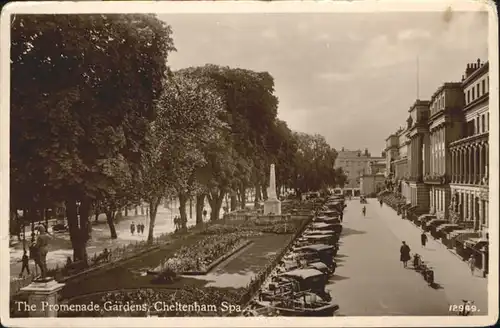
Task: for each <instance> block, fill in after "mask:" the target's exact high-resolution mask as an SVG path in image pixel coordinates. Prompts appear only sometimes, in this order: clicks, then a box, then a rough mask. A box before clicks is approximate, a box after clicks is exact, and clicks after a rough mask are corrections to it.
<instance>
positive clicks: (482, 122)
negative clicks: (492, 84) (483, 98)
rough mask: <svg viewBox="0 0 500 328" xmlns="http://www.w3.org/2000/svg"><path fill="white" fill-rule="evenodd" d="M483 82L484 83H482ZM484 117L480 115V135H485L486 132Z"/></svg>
mask: <svg viewBox="0 0 500 328" xmlns="http://www.w3.org/2000/svg"><path fill="white" fill-rule="evenodd" d="M483 82H484V81H483ZM485 116H486V115H484V114H483V115H481V133H485V132H486V118H485Z"/></svg>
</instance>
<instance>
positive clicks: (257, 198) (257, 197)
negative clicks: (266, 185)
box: [253, 184, 261, 206]
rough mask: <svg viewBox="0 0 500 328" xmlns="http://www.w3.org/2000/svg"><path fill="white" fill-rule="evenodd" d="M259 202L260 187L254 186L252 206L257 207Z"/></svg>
mask: <svg viewBox="0 0 500 328" xmlns="http://www.w3.org/2000/svg"><path fill="white" fill-rule="evenodd" d="M260 201H261V198H260V185H259V184H256V185H255V193H254V201H253V202H254V205H255V206H257V205H258V204H259V202H260Z"/></svg>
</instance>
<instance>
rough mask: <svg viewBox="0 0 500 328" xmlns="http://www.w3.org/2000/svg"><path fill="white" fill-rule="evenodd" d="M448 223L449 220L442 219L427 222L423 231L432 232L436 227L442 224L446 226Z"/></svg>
mask: <svg viewBox="0 0 500 328" xmlns="http://www.w3.org/2000/svg"><path fill="white" fill-rule="evenodd" d="M445 223H448V221H447V220H442V219H432V220H429V221H427V222H425V225H423V226H422V229H423V230H424V231H427V232H431V233H432V231H433V230H434V231H435V230H436V227H437V226H439V225H440V224H445Z"/></svg>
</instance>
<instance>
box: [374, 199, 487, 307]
mask: <svg viewBox="0 0 500 328" xmlns="http://www.w3.org/2000/svg"><path fill="white" fill-rule="evenodd" d="M369 202H370V203H371V204H370V206H368V207H367V210H368V211H375V212H376V213H378V215H377V216H378V217H379V218H380V220H382V221H384V223H385V224H386V225H387V227H388V228H389V229H390V230H391V231H392V233H393V234H394V235H396V236H397V237H398V238H400V239H401V241H403V240H404V241H406V243H407V244H408V245H409V246H410V248H411V253H412V254H414V253H418V254H420V255H421V256H422V259H423V260H424V261H425V262H426V263H428V264H429V265H430V266H431V267H432V268H433V270H434V277H435V281H436V283H437V284H439V288H442V289H443V290H444V292H445V293H446V295H447V299H448V301H449V304H450V305H454V304H456V305H461V304H463V302H462V300H471V301H474V304H475V305H476V306H477V308H478V313H476V314H475V315H487V313H488V278H483V276H482V274H481V273H479V272H478V271H476V273H475V274H474V275H472V274H471V271H470V269H469V267H468V265H467V263H466V262H464V261H462V260H461V259H459V258H458V257H457V256H456V255H455V254H453V253H452V252H450V251H449V250H448V249H447V248H446V246H444V245H443V244H442V243H440V242H439V241H437V240H435V239H434V238H432V237H431V236H429V239H428V242H427V245H426V246H425V247H422V246H421V243H420V235H421V233H422V231H421V230H420V228H418V227H417V226H415V225H414V224H413V223H411V222H410V221H408V220H405V219H402V218H401V217H400V216H398V215H397V213H396V212H395V211H394V210H393V209H392V208H390V207H389V206H387V205H385V204H384V205H383V207H380V206H379V204H378V202H376V200H373V199H372V200H370V201H369ZM422 279H423V278H422Z"/></svg>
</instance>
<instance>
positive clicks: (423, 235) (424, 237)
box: [420, 232, 427, 247]
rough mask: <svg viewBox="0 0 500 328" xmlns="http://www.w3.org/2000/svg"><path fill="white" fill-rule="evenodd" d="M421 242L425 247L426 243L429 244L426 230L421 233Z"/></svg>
mask: <svg viewBox="0 0 500 328" xmlns="http://www.w3.org/2000/svg"><path fill="white" fill-rule="evenodd" d="M420 242H421V243H422V247H425V244H427V235H426V234H425V232H422V234H421V235H420Z"/></svg>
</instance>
